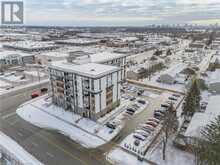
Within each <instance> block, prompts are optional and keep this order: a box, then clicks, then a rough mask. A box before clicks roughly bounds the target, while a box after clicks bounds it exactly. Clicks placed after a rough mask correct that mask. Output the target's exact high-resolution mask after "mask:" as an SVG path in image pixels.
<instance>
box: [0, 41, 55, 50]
mask: <svg viewBox="0 0 220 165" xmlns="http://www.w3.org/2000/svg"><path fill="white" fill-rule="evenodd" d="M3 48H5V49H12V50H21V51H25V52H39V51H47V50H53V49H57V48H59V46H56V45H54V44H53V43H51V42H32V41H19V42H13V43H8V44H4V45H3Z"/></svg>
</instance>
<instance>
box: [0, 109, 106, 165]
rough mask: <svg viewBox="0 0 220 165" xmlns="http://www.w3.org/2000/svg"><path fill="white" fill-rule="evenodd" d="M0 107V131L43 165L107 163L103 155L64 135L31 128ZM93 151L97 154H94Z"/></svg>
mask: <svg viewBox="0 0 220 165" xmlns="http://www.w3.org/2000/svg"><path fill="white" fill-rule="evenodd" d="M15 110H16V107H15V108H12V109H9V110H0V130H1V131H2V132H4V133H5V134H6V135H8V136H10V137H11V138H12V139H14V140H15V141H16V142H17V143H19V144H20V145H21V146H22V147H23V148H25V149H26V150H27V151H28V152H29V153H31V154H32V155H33V156H35V157H36V158H37V159H38V160H40V161H41V162H42V163H44V164H46V165H107V164H108V163H107V161H106V160H105V156H104V155H103V153H102V154H100V152H98V150H97V151H95V150H88V149H85V148H83V147H81V146H80V145H79V144H77V143H74V142H73V141H71V140H70V139H68V138H67V137H65V136H63V135H61V134H58V133H56V132H53V131H49V130H43V129H40V128H38V127H35V126H33V125H31V124H29V123H28V122H26V121H24V120H23V119H21V118H20V117H19V116H17V114H16V113H15ZM97 153H99V154H98V155H97Z"/></svg>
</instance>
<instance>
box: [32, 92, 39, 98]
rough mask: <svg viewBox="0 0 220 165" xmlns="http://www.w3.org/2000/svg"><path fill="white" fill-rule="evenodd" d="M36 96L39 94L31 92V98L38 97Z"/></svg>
mask: <svg viewBox="0 0 220 165" xmlns="http://www.w3.org/2000/svg"><path fill="white" fill-rule="evenodd" d="M38 96H40V94H39V93H38V92H33V93H32V94H31V98H32V99H34V98H36V97H38Z"/></svg>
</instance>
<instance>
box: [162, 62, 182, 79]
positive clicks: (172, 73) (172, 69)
mask: <svg viewBox="0 0 220 165" xmlns="http://www.w3.org/2000/svg"><path fill="white" fill-rule="evenodd" d="M184 68H186V65H185V64H183V63H179V64H176V65H173V66H172V67H170V68H169V69H167V70H165V71H164V72H163V73H162V74H161V75H164V74H168V75H170V76H171V77H176V75H177V74H178V73H180V72H181V71H182V70H183V69H184Z"/></svg>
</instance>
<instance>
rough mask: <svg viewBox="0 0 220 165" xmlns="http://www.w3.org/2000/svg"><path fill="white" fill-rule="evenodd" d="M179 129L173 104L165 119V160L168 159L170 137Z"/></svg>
mask: <svg viewBox="0 0 220 165" xmlns="http://www.w3.org/2000/svg"><path fill="white" fill-rule="evenodd" d="M177 129H178V119H177V116H176V110H175V109H174V107H173V104H171V105H170V107H169V108H168V109H167V111H166V112H165V115H164V119H163V128H162V133H163V160H166V148H167V142H168V139H169V137H170V136H171V135H172V134H174V133H175V132H176V131H177Z"/></svg>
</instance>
